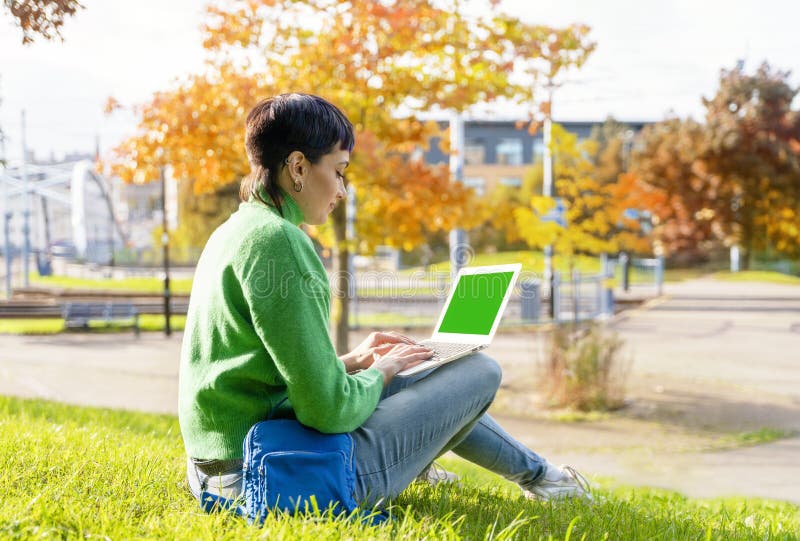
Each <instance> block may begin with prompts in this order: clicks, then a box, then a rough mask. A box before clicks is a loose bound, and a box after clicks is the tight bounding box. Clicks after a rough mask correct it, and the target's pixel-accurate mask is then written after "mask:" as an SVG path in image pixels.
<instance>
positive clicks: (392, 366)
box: [372, 344, 433, 386]
mask: <svg viewBox="0 0 800 541" xmlns="http://www.w3.org/2000/svg"><path fill="white" fill-rule="evenodd" d="M376 349H377V348H376ZM431 356H433V351H432V350H430V349H428V348H426V347H425V346H420V345H418V344H414V345H410V344H394V345H393V346H392V347H391V349H389V350H388V351H387V352H386V354H384V355H381V354H380V353H375V354H374V362H373V364H372V365H373V366H374V367H375V368H377V369H378V370H380V371H381V373H382V374H383V384H384V386H385V385H387V384H388V383H389V382H390V381H392V378H394V377H395V376H396V375H397V373H398V372H400V371H402V370H405V369H406V368H411V367H412V366H415V365H417V364H419V363H421V362H422V361H424V360H426V359H429V358H431Z"/></svg>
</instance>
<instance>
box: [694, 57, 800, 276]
mask: <svg viewBox="0 0 800 541" xmlns="http://www.w3.org/2000/svg"><path fill="white" fill-rule="evenodd" d="M798 91H800V89H798V88H795V87H792V86H791V85H790V84H789V72H782V71H779V70H776V69H773V68H772V67H770V65H769V64H767V63H764V64H762V65H761V66H760V67H759V68H758V70H756V72H755V73H754V74H752V75H750V74H747V73H745V72H744V70H743V69H742V68H741V67H738V68H735V69H732V70H722V72H721V76H720V84H719V89H718V90H717V93H716V95H715V96H714V97H713V98H711V99H704V100H703V103H704V105H705V107H706V130H707V133H708V146H707V149H706V152H705V155H704V157H703V160H704V162H705V164H706V167H707V169H708V172H709V173H710V174H712V175H714V176H716V177H718V178H719V189H718V192H717V194H716V196H717V200H716V204H715V205H714V206H713V210H714V211H715V212H720V213H721V214H722V215H723V216H728V217H729V219H728V220H726V221H727V222H728V223H727V226H728V227H727V232H728V234H730V235H732V236H733V237H734V238H735V239H736V241H737V242H738V243H739V244H740V245H741V247H742V251H743V257H742V260H743V263H744V265H743V266H744V267H745V268H747V266H748V265H749V263H750V261H751V259H752V256H753V254H754V252H755V251H756V250H764V249H766V248H768V247H771V248H774V249H775V250H777V251H778V252H780V253H783V254H785V255H787V256H790V257H798V256H800V225H799V224H800V110H798V109H797V108H794V109H793V108H792V104H793V102H794V101H795V98H796V97H797V94H798Z"/></svg>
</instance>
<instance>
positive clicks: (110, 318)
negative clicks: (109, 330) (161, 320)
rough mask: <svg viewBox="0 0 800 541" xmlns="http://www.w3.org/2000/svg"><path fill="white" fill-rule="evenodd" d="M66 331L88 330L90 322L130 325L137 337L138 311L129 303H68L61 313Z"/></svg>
mask: <svg viewBox="0 0 800 541" xmlns="http://www.w3.org/2000/svg"><path fill="white" fill-rule="evenodd" d="M62 315H63V317H64V326H65V327H66V328H67V330H71V329H88V328H89V323H90V322H93V321H94V322H97V321H102V322H104V323H105V324H106V325H111V323H118V324H122V325H130V326H132V327H133V332H134V333H135V334H136V336H139V311H138V310H137V309H136V307H135V306H134V305H133V304H132V303H129V302H110V301H109V302H68V303H67V304H65V305H64V309H63V311H62Z"/></svg>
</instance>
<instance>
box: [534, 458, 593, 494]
mask: <svg viewBox="0 0 800 541" xmlns="http://www.w3.org/2000/svg"><path fill="white" fill-rule="evenodd" d="M545 464H546V468H547V469H546V470H545V472H544V475H543V476H542V477H541V478H540V479H539V481H537V483H536V485H534V486H533V487H531V488H530V489H528V490H523V491H522V493H523V494H524V495H525V497H526V498H528V499H530V500H544V501H547V500H559V499H566V498H583V499H586V500H590V501H591V500H593V499H594V498H593V497H592V490H591V488H590V487H589V482H588V481H587V480H586V478H585V477H584V476H583V475H581V474H580V473H578V472H577V471H576V470H575V469H574V468H573V467H572V466H555V465H553V464H550V463H549V462H545Z"/></svg>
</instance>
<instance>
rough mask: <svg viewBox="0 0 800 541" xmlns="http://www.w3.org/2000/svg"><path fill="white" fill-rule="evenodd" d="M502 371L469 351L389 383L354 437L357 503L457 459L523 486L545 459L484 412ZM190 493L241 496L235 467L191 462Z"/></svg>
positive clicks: (382, 497)
mask: <svg viewBox="0 0 800 541" xmlns="http://www.w3.org/2000/svg"><path fill="white" fill-rule="evenodd" d="M500 376H501V372H500V367H499V366H498V365H497V363H496V362H495V361H494V360H493V359H491V358H490V357H488V356H486V355H484V354H482V353H475V354H472V355H470V356H468V357H464V358H463V359H459V360H458V361H455V362H453V363H450V364H446V365H444V366H441V367H439V368H437V369H435V370H429V371H427V372H422V373H420V374H415V375H414V376H410V377H407V378H403V377H397V378H394V379H393V380H392V381H391V382H390V383H389V385H388V386H387V387H386V388H385V389H384V390H383V395H382V396H381V401H380V403H379V404H378V407H377V408H376V409H375V412H374V413H373V414H372V415H371V416H370V418H369V419H367V420H366V422H365V423H364V424H363V425H361V426H360V427H359V428H357V429H356V430H355V431H354V432H353V433H352V436H353V439H354V441H355V448H356V474H357V480H356V499H357V500H358V501H360V502H363V503H365V504H366V505H370V506H371V505H375V504H380V503H381V502H385V501H386V500H389V499H391V498H393V497H395V496H397V495H398V494H400V492H402V491H403V490H404V489H405V488H406V487H407V486H408V485H409V484H411V482H412V481H414V479H415V478H416V477H417V475H419V474H420V473H421V472H423V471H424V470H425V469H426V468H427V467H428V466H429V465H430V463H431V462H433V461H434V460H435V459H436V457H438V456H440V455H442V454H444V453H446V452H447V451H451V450H452V451H453V452H454V453H455V454H457V455H459V456H461V457H463V458H465V459H467V460H469V461H470V462H473V463H475V464H477V465H479V466H482V467H484V468H486V469H488V470H490V471H493V472H495V473H497V474H499V475H501V476H502V477H505V478H506V479H509V480H511V481H514V482H516V483H517V484H519V485H520V486H521V487H522V488H529V487H530V486H532V485H533V484H535V483H536V481H537V480H538V479H539V477H541V475H543V473H544V459H542V458H541V457H539V456H538V455H537V454H536V453H534V452H533V451H531V450H530V449H528V448H527V447H525V446H524V445H522V444H521V443H519V442H518V441H517V440H515V439H514V438H513V437H512V436H511V435H509V434H508V433H507V432H506V431H505V430H503V428H502V427H500V425H498V424H497V423H496V422H495V421H494V419H492V418H491V417H490V416H489V415H488V414H487V413H486V410H487V409H488V408H489V405H490V404H491V403H492V400H493V399H494V396H495V393H497V389H498V387H499V386H500ZM187 476H188V480H189V488H190V490H191V492H192V494H193V495H194V496H195V497H196V498H199V496H200V490H201V489H205V490H207V491H208V492H211V493H213V494H218V495H221V496H224V497H226V498H229V499H236V498H237V497H240V496H241V495H242V491H243V486H242V470H241V466H238V467H233V468H231V469H230V470H228V471H225V472H221V473H219V474H216V475H212V476H208V475H205V474H203V472H202V471H199V470H198V468H197V467H195V465H194V464H193V463H192V460H191V459H189V461H188V463H187Z"/></svg>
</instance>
